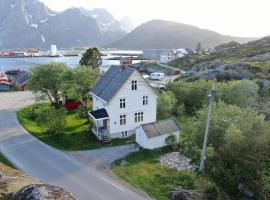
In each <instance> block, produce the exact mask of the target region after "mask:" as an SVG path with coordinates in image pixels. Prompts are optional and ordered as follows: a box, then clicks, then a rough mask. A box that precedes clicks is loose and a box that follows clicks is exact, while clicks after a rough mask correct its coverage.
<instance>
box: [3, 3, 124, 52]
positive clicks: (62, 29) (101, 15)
mask: <svg viewBox="0 0 270 200" xmlns="http://www.w3.org/2000/svg"><path fill="white" fill-rule="evenodd" d="M125 34H126V30H125V28H123V27H122V24H121V22H120V21H118V20H116V19H115V18H114V17H113V15H112V14H110V13H109V12H108V11H107V10H105V9H94V10H86V9H82V8H69V9H67V10H65V11H62V12H55V11H53V10H51V9H50V8H48V7H47V6H46V5H45V4H44V3H42V2H40V1H38V0H1V2H0V49H14V48H41V49H47V48H49V46H50V45H51V44H56V45H57V46H58V47H60V48H68V47H77V46H93V45H97V46H101V45H105V44H109V43H111V42H113V41H115V40H118V39H120V38H121V37H122V36H123V35H125Z"/></svg>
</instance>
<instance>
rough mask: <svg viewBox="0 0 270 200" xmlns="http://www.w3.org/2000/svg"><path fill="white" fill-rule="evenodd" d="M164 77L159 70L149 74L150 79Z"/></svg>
mask: <svg viewBox="0 0 270 200" xmlns="http://www.w3.org/2000/svg"><path fill="white" fill-rule="evenodd" d="M164 77H165V74H164V73H161V72H154V73H152V74H150V79H152V80H162V79H163V78H164Z"/></svg>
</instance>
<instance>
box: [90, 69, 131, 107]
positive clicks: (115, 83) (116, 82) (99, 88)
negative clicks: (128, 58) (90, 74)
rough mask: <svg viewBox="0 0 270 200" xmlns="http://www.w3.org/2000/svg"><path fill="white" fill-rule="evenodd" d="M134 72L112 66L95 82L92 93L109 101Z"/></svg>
mask: <svg viewBox="0 0 270 200" xmlns="http://www.w3.org/2000/svg"><path fill="white" fill-rule="evenodd" d="M134 71H135V69H134V68H130V67H125V68H123V67H121V66H112V67H111V68H110V69H109V70H108V71H107V72H106V73H105V74H104V75H103V76H102V77H101V79H100V80H99V81H98V82H97V84H96V85H95V87H94V88H93V89H92V93H93V94H94V95H96V96H98V97H100V98H101V99H103V100H104V101H106V102H108V101H110V100H111V98H112V97H113V96H114V95H115V94H116V93H117V92H118V90H119V89H120V88H121V87H122V85H123V84H124V83H125V82H126V80H127V79H128V78H129V77H130V76H131V74H132V73H133V72H134Z"/></svg>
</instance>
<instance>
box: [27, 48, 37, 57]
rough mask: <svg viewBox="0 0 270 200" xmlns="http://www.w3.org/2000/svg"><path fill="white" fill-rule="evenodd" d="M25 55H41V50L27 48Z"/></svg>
mask: <svg viewBox="0 0 270 200" xmlns="http://www.w3.org/2000/svg"><path fill="white" fill-rule="evenodd" d="M25 56H28V57H39V56H40V51H39V50H38V49H27V50H26V52H25Z"/></svg>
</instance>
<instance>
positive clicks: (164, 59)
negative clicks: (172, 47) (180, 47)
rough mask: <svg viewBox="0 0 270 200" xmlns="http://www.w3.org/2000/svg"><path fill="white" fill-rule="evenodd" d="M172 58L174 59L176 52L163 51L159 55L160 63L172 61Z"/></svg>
mask: <svg viewBox="0 0 270 200" xmlns="http://www.w3.org/2000/svg"><path fill="white" fill-rule="evenodd" d="M174 59H176V53H175V52H174V51H167V52H163V53H162V54H161V55H160V62H161V63H168V62H170V61H173V60H174Z"/></svg>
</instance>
